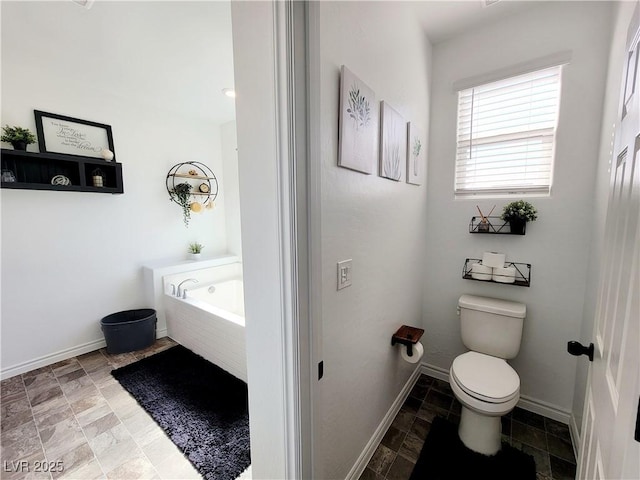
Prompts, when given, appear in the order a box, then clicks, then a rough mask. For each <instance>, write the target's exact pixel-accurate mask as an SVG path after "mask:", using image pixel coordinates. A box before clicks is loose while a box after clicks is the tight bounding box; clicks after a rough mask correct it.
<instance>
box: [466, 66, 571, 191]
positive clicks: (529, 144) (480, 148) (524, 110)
mask: <svg viewBox="0 0 640 480" xmlns="http://www.w3.org/2000/svg"><path fill="white" fill-rule="evenodd" d="M561 68H562V67H561V66H557V67H553V68H547V69H544V70H538V71H535V72H532V73H527V74H524V75H519V76H517V77H511V78H507V79H504V80H500V81H497V82H492V83H487V84H484V85H480V86H477V87H473V88H469V89H465V90H461V91H460V92H459V94H458V136H457V144H458V148H457V152H456V175H455V194H456V197H464V196H471V195H494V196H508V195H509V194H522V193H525V194H526V193H536V194H547V195H548V194H549V192H550V190H551V180H552V167H553V152H554V144H555V134H556V124H557V118H558V108H559V104H560V73H561Z"/></svg>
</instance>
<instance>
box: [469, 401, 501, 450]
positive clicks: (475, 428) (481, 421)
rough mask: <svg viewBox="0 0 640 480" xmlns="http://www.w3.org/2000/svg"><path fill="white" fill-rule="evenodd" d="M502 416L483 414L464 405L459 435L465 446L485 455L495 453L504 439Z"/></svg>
mask: <svg viewBox="0 0 640 480" xmlns="http://www.w3.org/2000/svg"><path fill="white" fill-rule="evenodd" d="M500 418H501V417H490V416H488V415H481V414H479V413H477V412H474V411H473V410H470V409H469V408H467V407H465V406H464V405H463V406H462V415H461V416H460V427H459V428H458V436H459V437H460V440H462V443H464V444H465V446H466V447H467V448H468V449H470V450H473V451H474V452H478V453H482V454H483V455H495V454H496V453H498V452H499V451H500V447H501V440H502V424H501V422H500Z"/></svg>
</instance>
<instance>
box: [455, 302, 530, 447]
mask: <svg viewBox="0 0 640 480" xmlns="http://www.w3.org/2000/svg"><path fill="white" fill-rule="evenodd" d="M458 310H459V312H460V330H461V333H462V342H463V343H464V345H465V346H466V347H467V348H468V349H469V350H470V351H469V352H466V353H463V354H462V355H459V356H458V357H456V358H455V359H454V360H453V364H452V365H451V370H450V371H449V381H450V384H451V389H452V390H453V393H454V395H455V396H456V398H457V399H458V401H459V402H460V403H461V404H462V414H461V417H460V426H459V427H458V435H459V437H460V440H462V442H463V443H464V444H465V445H466V446H467V448H469V449H471V450H473V451H475V452H479V453H482V454H484V455H495V454H496V453H498V451H499V450H500V444H501V421H500V417H502V416H503V415H506V414H507V413H509V412H510V411H511V410H513V408H514V407H515V406H516V404H517V403H518V400H519V398H520V377H518V374H517V373H516V371H515V370H514V369H513V368H511V366H510V365H509V364H508V363H507V362H506V360H507V359H511V358H514V357H515V356H516V355H517V354H518V351H519V350H520V341H521V339H522V326H523V323H524V318H525V316H526V313H527V306H526V305H524V304H522V303H517V302H510V301H507V300H500V299H497V298H487V297H478V296H475V295H462V296H461V297H460V299H459V300H458Z"/></svg>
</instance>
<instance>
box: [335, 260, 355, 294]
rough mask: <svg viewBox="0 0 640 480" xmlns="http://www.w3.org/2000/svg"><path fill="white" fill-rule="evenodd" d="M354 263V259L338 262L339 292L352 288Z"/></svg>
mask: <svg viewBox="0 0 640 480" xmlns="http://www.w3.org/2000/svg"><path fill="white" fill-rule="evenodd" d="M352 263H353V260H352V259H349V260H342V261H341V262H338V290H342V289H343V288H346V287H350V286H351V273H352V272H351V270H352Z"/></svg>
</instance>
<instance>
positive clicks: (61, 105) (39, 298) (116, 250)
mask: <svg viewBox="0 0 640 480" xmlns="http://www.w3.org/2000/svg"><path fill="white" fill-rule="evenodd" d="M150 5H152V4H150ZM91 12H92V15H90V16H85V17H82V18H78V16H79V15H81V14H84V13H86V11H85V10H83V9H82V8H79V7H77V6H76V5H74V4H73V3H71V2H55V3H48V4H40V3H31V2H22V3H21V2H2V124H7V123H8V124H11V125H13V124H16V125H22V126H25V127H29V128H30V129H31V130H33V131H35V123H34V118H33V110H34V108H35V109H40V110H44V111H48V112H54V113H59V114H63V115H69V116H72V117H77V118H81V119H87V120H93V121H97V122H101V123H106V124H109V125H111V126H112V128H113V138H114V144H115V150H116V156H117V160H118V161H119V162H122V164H123V176H124V191H125V193H124V194H123V195H105V194H93V193H77V192H54V191H31V190H2V192H1V199H2V280H3V282H2V283H3V284H2V358H1V362H2V368H3V370H4V369H6V368H9V367H14V366H16V365H20V364H23V363H24V362H29V361H32V360H34V359H37V358H39V357H46V356H48V355H52V354H54V353H56V352H59V351H62V350H66V349H73V348H76V347H81V346H83V345H87V344H89V345H94V344H95V342H99V341H100V340H101V339H102V338H103V336H102V332H101V331H100V327H99V320H100V318H101V317H103V316H104V315H106V314H108V313H112V312H115V311H119V310H123V309H128V308H136V307H142V306H144V305H143V303H144V296H143V294H144V292H143V285H142V273H141V268H140V267H141V266H142V265H143V264H145V263H147V262H149V261H152V260H157V259H162V258H172V257H173V258H176V259H180V260H182V259H184V256H185V253H186V248H187V245H188V243H189V242H192V241H196V240H197V241H200V242H201V243H203V244H205V245H206V247H207V250H205V252H206V253H207V255H211V256H213V255H215V254H216V253H217V254H221V253H225V252H226V250H227V244H226V237H225V229H226V225H225V215H224V198H223V197H224V195H221V196H220V197H219V200H218V202H217V205H218V206H217V208H216V209H214V210H212V211H206V212H205V213H202V214H201V215H193V217H192V221H191V223H190V226H189V228H188V229H187V228H185V226H184V225H183V223H182V216H181V211H180V208H179V207H178V206H177V205H176V204H174V203H171V202H170V201H169V198H168V194H167V191H166V188H165V177H166V173H167V171H168V170H169V168H170V167H171V166H172V165H173V164H175V163H178V162H182V161H186V160H199V161H202V162H204V163H206V164H207V165H209V166H210V167H211V168H212V169H213V170H214V172H219V171H221V170H222V159H221V153H220V130H219V128H218V127H217V126H216V124H213V123H210V122H209V123H208V122H206V121H204V120H202V119H193V118H189V117H185V116H180V115H179V114H177V113H175V112H168V111H164V110H163V109H162V105H158V108H152V107H150V106H149V105H141V104H137V103H136V101H135V98H127V92H126V91H105V90H99V89H96V88H95V87H94V86H93V85H92V84H91V83H90V82H89V83H86V82H81V81H78V78H85V77H91V75H93V76H99V75H101V71H100V70H99V68H96V66H95V65H96V63H99V62H83V61H82V58H87V57H91V56H92V55H96V52H97V51H100V52H102V53H104V52H108V50H109V47H108V45H109V42H111V40H112V35H115V30H114V31H113V32H102V33H100V32H101V31H100V30H99V29H96V36H95V37H91V38H84V39H83V40H82V41H76V42H74V44H73V45H67V44H65V43H64V42H61V43H60V44H59V45H58V48H56V49H53V48H52V49H45V48H42V46H43V45H50V44H51V42H52V41H53V39H56V38H58V37H57V36H56V34H57V32H59V31H62V30H65V31H68V30H69V29H73V28H74V25H75V24H76V23H77V22H79V21H80V20H81V21H82V22H92V21H96V20H98V19H99V17H98V16H97V15H99V10H98V9H96V10H95V11H94V10H92V11H91ZM43 15H44V16H47V17H49V18H55V19H56V21H55V22H50V23H49V24H48V28H47V29H46V30H42V29H41V28H36V27H35V25H36V24H39V23H41V22H42V16H43ZM17 19H19V20H20V21H17ZM32 19H33V22H32V21H31V20H32ZM84 25H85V26H86V23H84ZM114 28H115V27H114ZM76 40H77V39H76ZM96 44H99V45H100V48H99V49H97V47H96ZM131 48H135V45H131ZM165 53H166V52H162V51H158V52H156V55H157V57H156V58H154V59H150V61H151V60H155V61H158V60H160V61H163V62H164V61H170V58H166V57H165ZM69 55H73V56H75V58H76V61H75V62H72V61H70V59H69ZM87 68H90V69H93V71H87ZM122 75H125V76H126V71H123V72H122ZM32 148H33V146H31V149H32ZM158 328H159V329H162V328H164V325H159V326H158Z"/></svg>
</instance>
